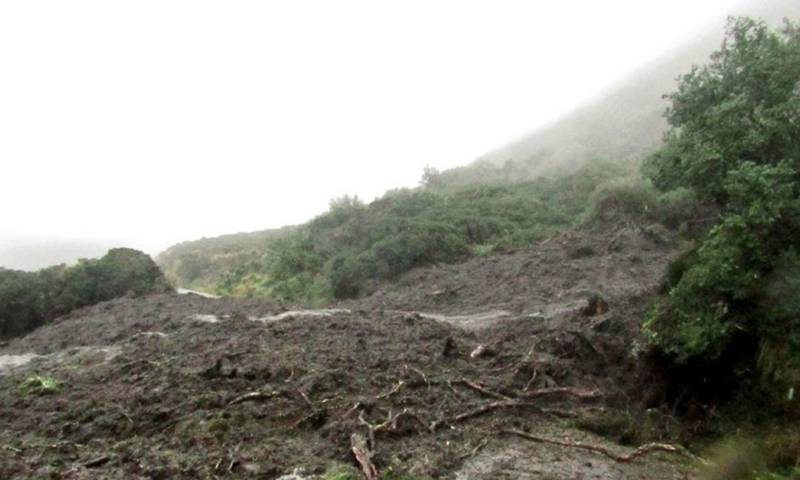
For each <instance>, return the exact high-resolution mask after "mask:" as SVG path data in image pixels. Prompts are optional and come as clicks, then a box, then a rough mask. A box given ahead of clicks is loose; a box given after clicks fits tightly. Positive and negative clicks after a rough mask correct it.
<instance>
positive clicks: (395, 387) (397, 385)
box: [375, 380, 406, 400]
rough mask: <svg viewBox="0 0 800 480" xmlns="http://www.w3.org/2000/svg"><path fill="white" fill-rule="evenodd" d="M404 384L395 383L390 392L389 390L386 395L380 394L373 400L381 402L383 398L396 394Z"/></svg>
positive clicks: (402, 382)
mask: <svg viewBox="0 0 800 480" xmlns="http://www.w3.org/2000/svg"><path fill="white" fill-rule="evenodd" d="M405 383H406V382H405V381H403V380H400V381H399V382H397V384H396V385H395V386H394V387H393V388H392V389H391V390H389V391H388V392H386V393H382V394H380V395H378V396H377V397H375V399H376V400H383V399H385V398H389V397H391V396H392V395H394V394H395V393H397V391H398V390H400V388H402V387H403V385H405Z"/></svg>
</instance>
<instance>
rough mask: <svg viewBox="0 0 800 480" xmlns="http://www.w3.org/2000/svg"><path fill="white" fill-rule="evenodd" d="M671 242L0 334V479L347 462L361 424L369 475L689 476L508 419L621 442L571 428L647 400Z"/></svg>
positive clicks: (564, 249) (545, 255) (89, 313)
mask: <svg viewBox="0 0 800 480" xmlns="http://www.w3.org/2000/svg"><path fill="white" fill-rule="evenodd" d="M587 244H588V245H590V246H591V249H589V248H584V247H586V245H587ZM577 247H581V248H577ZM577 250H580V252H578V251H577ZM669 255H670V252H669V251H668V250H667V249H666V248H664V247H663V246H662V245H661V244H660V243H659V242H657V241H654V240H652V239H650V238H648V237H647V236H646V235H644V234H642V233H641V232H639V231H623V232H621V233H617V234H614V235H609V234H605V235H600V234H598V235H594V236H584V237H579V238H570V237H563V238H561V239H558V240H556V241H552V242H549V243H547V244H543V245H540V246H537V247H535V248H532V249H531V250H530V251H524V252H516V253H509V254H505V255H499V256H493V257H487V258H480V259H474V260H471V261H469V262H466V263H464V264H462V265H454V266H439V267H431V268H425V269H420V270H417V271H414V272H410V273H409V274H408V275H406V276H405V277H404V278H403V279H401V281H400V282H398V283H397V284H395V285H385V286H383V287H381V288H380V289H379V290H378V291H377V292H376V293H375V294H374V295H372V296H370V297H368V298H365V299H362V300H360V301H354V302H346V303H345V304H342V305H337V306H332V307H331V308H330V309H326V310H321V311H313V310H303V308H302V306H292V307H293V308H289V306H284V305H278V304H272V303H269V302H261V301H255V300H240V299H229V298H220V299H214V298H204V297H200V296H197V295H191V294H189V295H155V296H151V297H147V298H143V299H129V298H126V299H119V300H115V301H111V302H107V303H104V304H100V305H97V306H94V307H91V308H86V309H83V310H81V311H77V312H73V313H72V314H71V315H69V316H67V317H64V318H62V319H60V320H59V321H57V322H56V323H54V324H52V325H49V326H47V327H44V328H41V329H39V330H37V331H35V332H33V333H31V334H29V335H28V336H26V337H23V338H20V339H16V340H13V341H11V342H9V343H8V344H7V345H5V346H4V347H2V348H0V364H4V365H5V367H0V445H3V447H0V478H69V479H84V478H134V479H136V478H141V479H160V478H164V479H166V478H170V479H172V478H177V479H195V478H263V479H272V478H279V477H281V476H283V475H289V474H292V472H295V471H296V469H298V468H300V469H301V470H300V471H299V472H304V473H301V474H300V475H299V476H300V477H303V478H308V477H309V476H313V475H315V474H317V475H319V474H322V473H323V472H326V471H331V469H337V468H351V469H352V468H353V467H355V466H356V465H355V461H354V457H353V454H352V451H351V443H350V442H351V435H352V434H353V433H359V434H361V435H364V436H367V437H369V435H370V429H369V427H367V424H370V425H371V426H372V427H373V428H374V430H373V434H374V444H373V445H372V449H373V450H374V457H373V459H374V463H375V466H376V467H377V469H378V471H379V472H382V473H388V472H404V473H406V474H409V475H414V476H416V477H419V478H448V479H479V478H481V479H482V478H492V479H497V478H519V479H579V478H585V479H593V478H598V479H641V478H647V479H665V480H666V479H676V480H677V479H683V478H686V475H687V471H688V469H689V466H688V462H687V460H686V458H685V457H683V456H682V455H680V454H674V453H673V454H668V453H654V454H651V455H647V456H645V457H641V458H639V459H636V460H634V461H632V462H630V463H621V462H617V461H615V460H613V459H611V458H609V457H608V456H604V455H602V454H599V453H597V452H593V451H589V450H585V449H580V448H571V447H564V446H557V445H552V444H542V443H534V442H529V441H527V440H524V439H521V438H519V437H514V436H510V435H508V434H506V433H503V430H505V429H509V428H513V429H520V430H525V431H529V432H532V433H536V434H537V435H539V436H543V437H546V438H551V439H556V440H559V441H562V442H563V441H579V442H584V443H590V444H592V445H596V446H601V447H603V448H606V449H609V451H611V452H615V453H618V454H624V453H626V452H630V451H631V450H632V447H631V446H620V445H617V444H615V443H614V442H613V441H611V440H609V439H608V438H602V437H599V436H597V435H594V434H592V433H589V432H588V431H585V430H581V429H579V428H577V427H578V426H581V425H586V422H585V421H583V419H585V418H589V417H592V416H597V415H598V414H602V413H603V412H607V411H625V412H630V415H636V414H637V412H642V408H643V407H642V405H641V403H642V402H641V388H640V382H641V380H640V377H638V376H637V375H638V372H637V367H636V364H637V363H636V361H635V359H634V358H633V357H632V356H631V349H632V341H633V339H634V338H635V333H636V329H637V328H638V324H639V322H640V320H641V315H642V312H643V311H644V310H645V308H646V305H647V302H648V301H649V295H650V292H651V291H652V289H653V286H654V285H656V283H657V282H658V279H659V275H660V272H661V271H662V269H663V267H664V265H665V264H666V261H667V259H668V258H669ZM603 305H605V307H603ZM479 347H480V348H479ZM476 352H480V353H479V354H476ZM19 356H26V357H24V358H25V359H26V361H27V363H24V362H21V361H18V360H10V359H16V358H21V357H19ZM3 359H5V360H3ZM12 363H13V364H14V365H13V366H12V365H11V364H12ZM32 382H33V383H34V386H37V387H39V388H31V387H30V386H31V384H32ZM36 382H39V383H40V384H41V385H39V384H38V383H36ZM45 387H46V388H45ZM553 388H570V389H573V391H574V392H577V393H582V394H585V395H582V396H581V398H578V397H576V396H575V395H565V394H558V393H557V392H556V393H552V392H553V391H552V390H549V391H550V392H551V393H550V394H547V392H548V390H545V389H553ZM589 393H591V395H590V394H589ZM540 394H541V395H540ZM493 403H494V404H495V406H497V405H499V404H502V405H503V406H504V408H500V407H497V408H490V405H492V404H493ZM476 409H483V410H481V411H480V414H478V413H475V412H478V410H476ZM470 412H472V413H475V414H474V415H467V414H468V413H470ZM654 439H658V438H654Z"/></svg>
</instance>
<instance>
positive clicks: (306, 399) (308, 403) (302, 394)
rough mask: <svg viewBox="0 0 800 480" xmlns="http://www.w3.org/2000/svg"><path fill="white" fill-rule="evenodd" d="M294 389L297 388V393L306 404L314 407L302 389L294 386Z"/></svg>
mask: <svg viewBox="0 0 800 480" xmlns="http://www.w3.org/2000/svg"><path fill="white" fill-rule="evenodd" d="M295 390H297V393H299V394H300V396H301V397H302V398H303V401H304V402H306V405H308V406H309V407H311V408H314V404H313V403H311V399H310V398H308V395H306V393H305V392H304V391H302V390H300V389H299V388H296V389H295Z"/></svg>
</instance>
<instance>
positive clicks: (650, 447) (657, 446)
mask: <svg viewBox="0 0 800 480" xmlns="http://www.w3.org/2000/svg"><path fill="white" fill-rule="evenodd" d="M500 433H504V434H508V435H516V436H517V437H520V438H524V439H526V440H530V441H532V442H537V443H548V444H551V445H558V446H561V447H568V448H579V449H582V450H588V451H591V452H595V453H599V454H601V455H604V456H606V457H608V458H610V459H612V460H614V461H615V462H619V463H630V462H631V461H633V460H635V459H636V458H639V457H642V456H644V455H647V454H650V453H653V452H669V453H675V452H681V451H682V450H681V449H680V448H678V447H676V446H675V445H670V444H667V443H646V444H644V445H642V446H640V447H638V448H636V449H635V450H633V451H632V452H630V453H627V454H625V455H618V454H616V453H614V452H612V451H611V450H609V449H607V448H605V447H601V446H599V445H593V444H591V443H582V442H568V441H563V440H555V439H552V438H545V437H539V436H536V435H533V434H530V433H527V432H523V431H521V430H514V429H504V430H500Z"/></svg>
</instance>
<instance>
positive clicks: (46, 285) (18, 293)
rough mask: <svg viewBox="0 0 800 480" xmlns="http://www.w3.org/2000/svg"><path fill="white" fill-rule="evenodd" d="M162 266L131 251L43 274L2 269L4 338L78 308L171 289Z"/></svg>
mask: <svg viewBox="0 0 800 480" xmlns="http://www.w3.org/2000/svg"><path fill="white" fill-rule="evenodd" d="M169 289H170V286H169V284H168V283H167V281H166V279H165V278H164V276H163V275H162V273H161V271H160V270H159V268H158V266H157V265H156V264H155V262H153V260H152V259H151V258H150V257H149V256H148V255H145V254H144V253H141V252H138V251H136V250H132V249H129V248H116V249H112V250H109V251H108V253H107V254H106V255H105V256H103V257H102V258H99V259H96V260H86V259H83V260H80V261H79V262H78V264H77V265H74V266H71V267H67V266H64V265H58V266H55V267H50V268H46V269H43V270H39V271H38V272H20V271H15V270H4V269H0V338H9V337H13V336H17V335H22V334H24V333H27V332H29V331H31V330H33V329H34V328H36V327H39V326H41V325H43V324H45V323H47V322H49V321H51V320H53V319H54V318H56V317H58V316H60V315H64V314H66V313H68V312H70V311H72V310H74V309H76V308H80V307H83V306H86V305H92V304H95V303H98V302H102V301H105V300H110V299H112V298H115V297H120V296H123V295H126V294H131V295H134V296H140V295H145V294H148V293H152V292H161V291H166V290H169Z"/></svg>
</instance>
